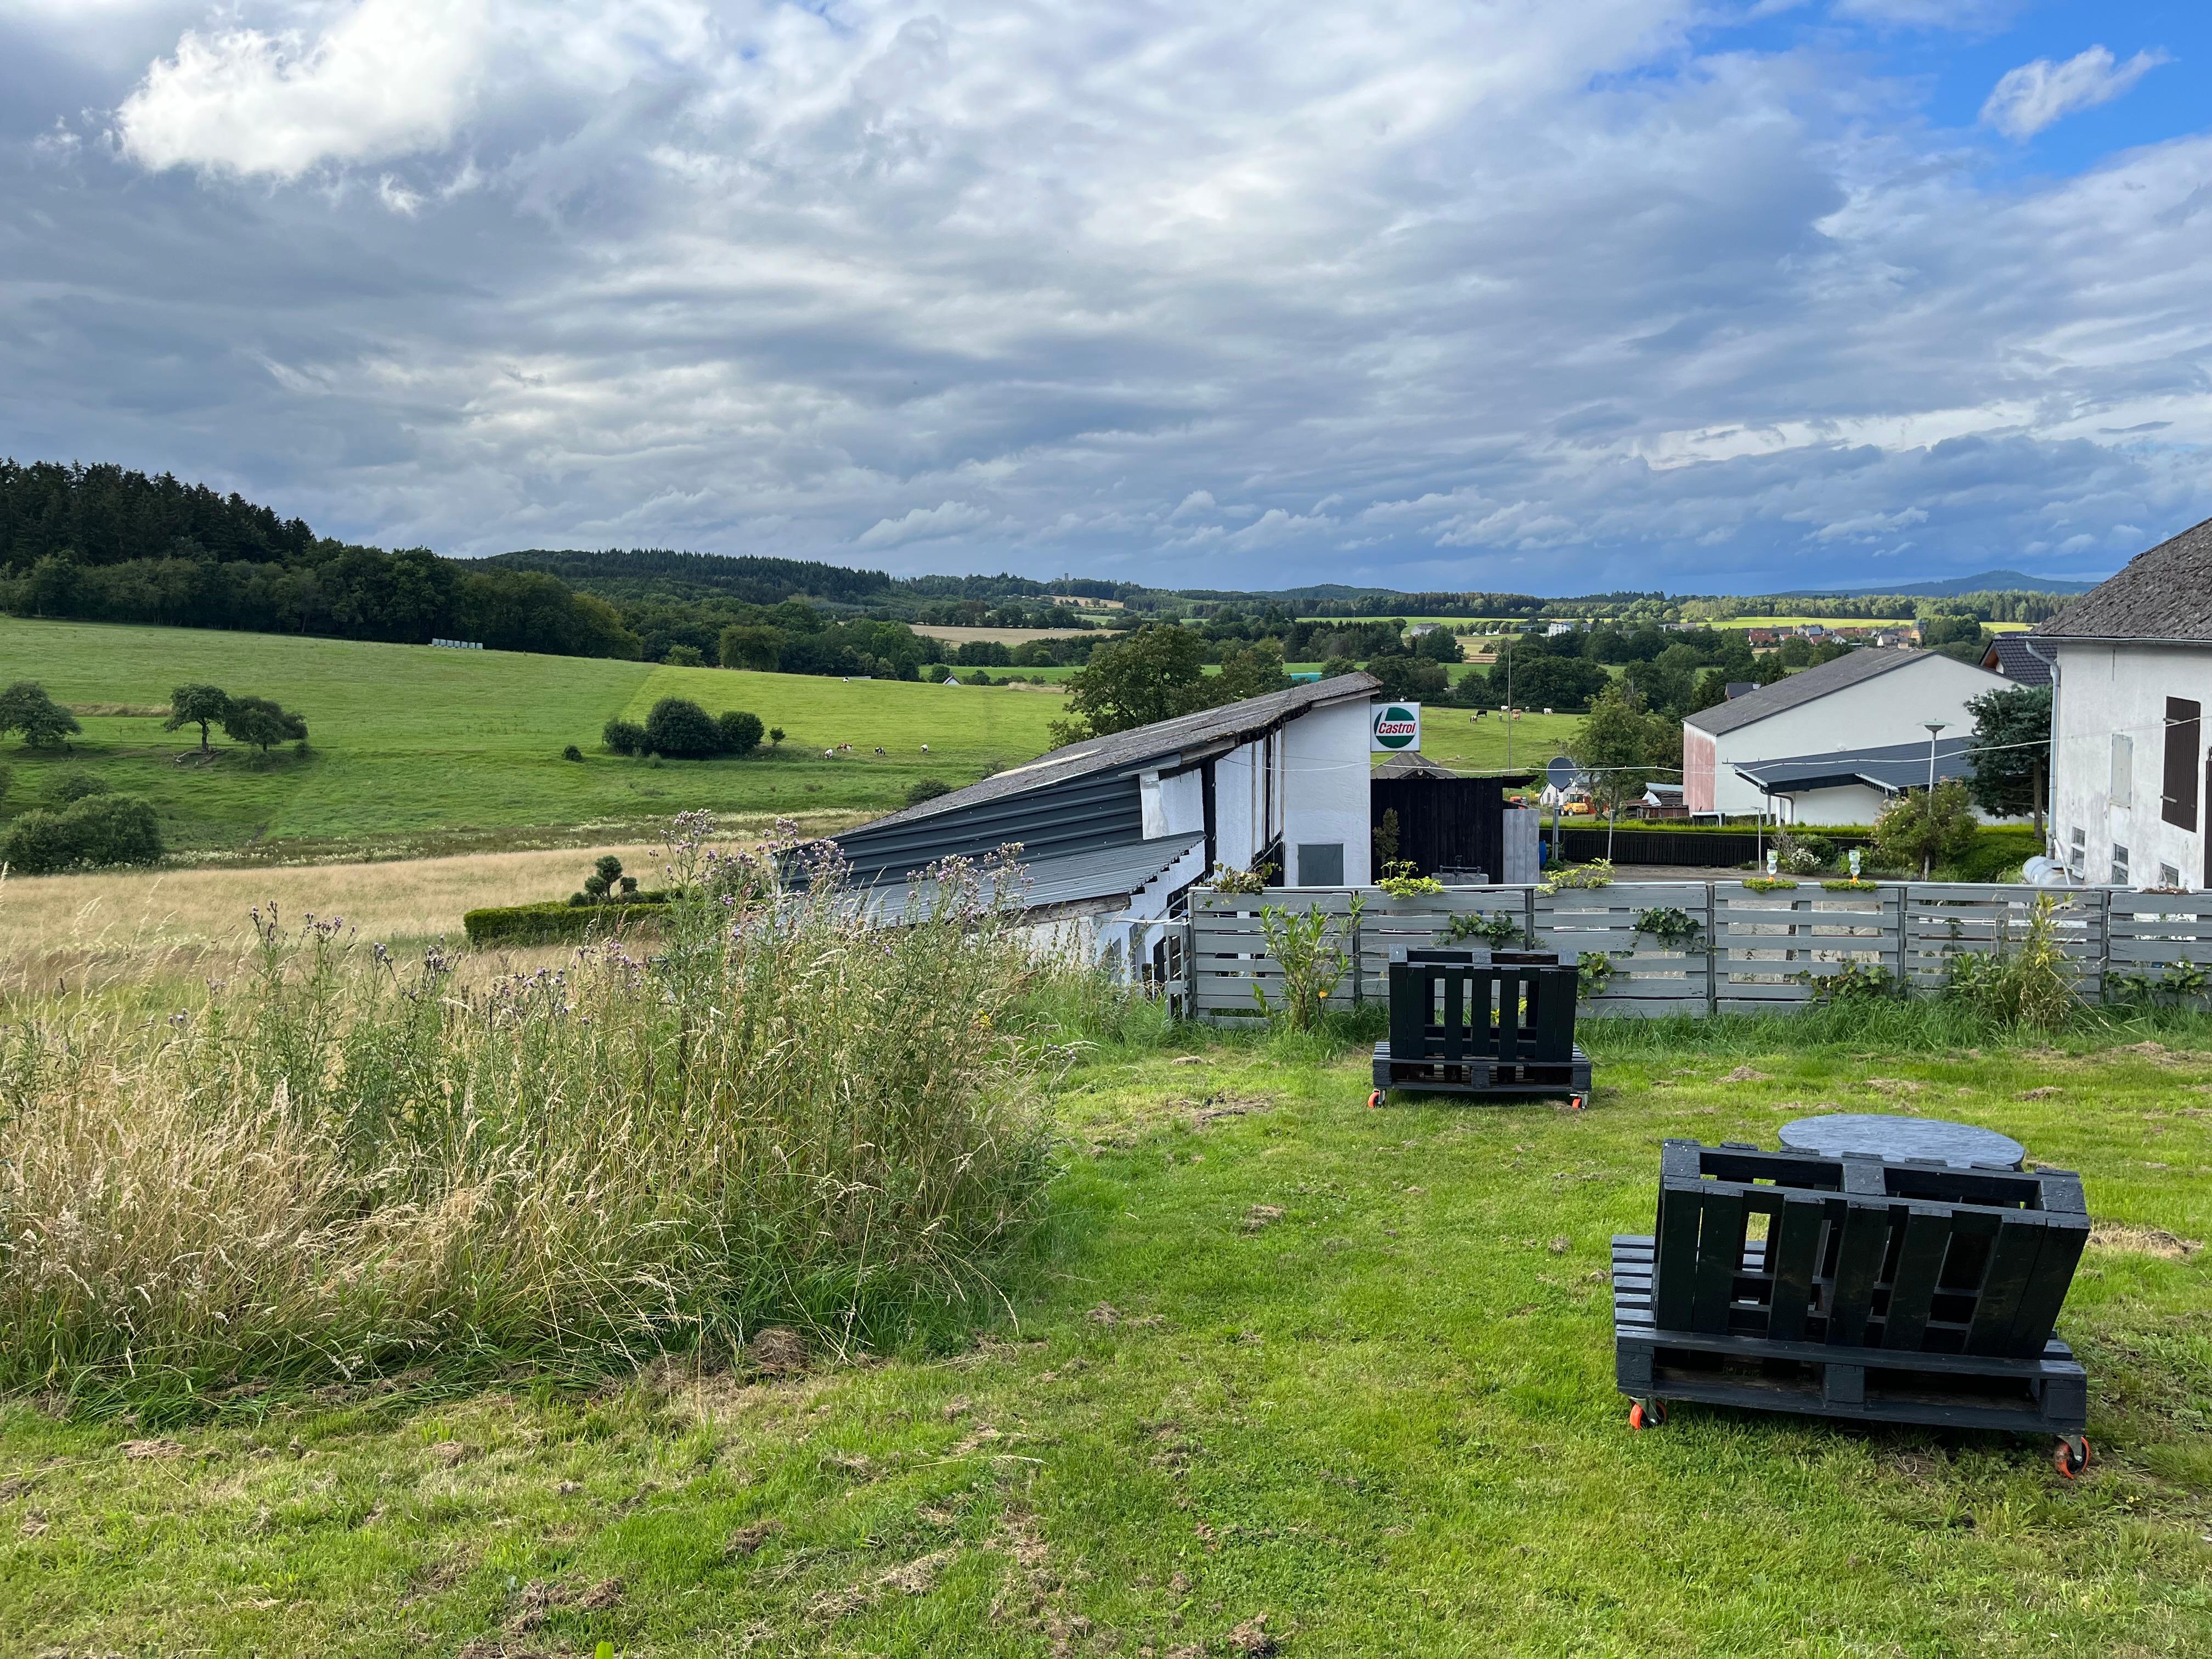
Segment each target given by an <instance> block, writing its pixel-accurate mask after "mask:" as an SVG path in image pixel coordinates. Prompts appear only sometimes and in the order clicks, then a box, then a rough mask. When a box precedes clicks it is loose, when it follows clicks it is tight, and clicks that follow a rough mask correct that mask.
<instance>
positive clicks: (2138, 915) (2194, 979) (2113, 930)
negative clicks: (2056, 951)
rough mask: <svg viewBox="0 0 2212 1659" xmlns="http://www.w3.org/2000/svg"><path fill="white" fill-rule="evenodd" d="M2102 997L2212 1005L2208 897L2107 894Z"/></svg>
mask: <svg viewBox="0 0 2212 1659" xmlns="http://www.w3.org/2000/svg"><path fill="white" fill-rule="evenodd" d="M2105 963H2106V979H2105V994H2106V996H2108V997H2110V996H2113V995H2115V994H2122V995H2124V994H2144V995H2148V996H2150V997H2152V998H2154V999H2155V1000H2159V1001H2161V1002H2179V1003H2186V1004H2188V1005H2190V1006H2195V1007H2202V1006H2205V1004H2206V1003H2207V1001H2208V1000H2212V893H2108V894H2106V902H2105Z"/></svg>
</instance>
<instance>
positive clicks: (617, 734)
mask: <svg viewBox="0 0 2212 1659" xmlns="http://www.w3.org/2000/svg"><path fill="white" fill-rule="evenodd" d="M599 741H600V742H601V743H604V744H606V746H607V747H608V749H609V750H611V751H612V752H613V753H615V754H617V755H641V754H643V753H644V752H645V747H646V744H645V728H644V727H643V726H640V725H639V724H638V723H637V722H636V721H635V720H609V721H608V722H607V723H606V726H605V727H604V728H603V729H602V730H601V731H600V732H599Z"/></svg>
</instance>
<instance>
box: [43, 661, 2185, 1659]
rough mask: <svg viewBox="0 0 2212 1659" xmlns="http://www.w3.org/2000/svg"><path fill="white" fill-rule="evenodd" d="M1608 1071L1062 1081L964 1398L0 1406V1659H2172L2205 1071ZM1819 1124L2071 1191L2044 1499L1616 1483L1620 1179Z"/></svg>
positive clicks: (1799, 1440)
mask: <svg viewBox="0 0 2212 1659" xmlns="http://www.w3.org/2000/svg"><path fill="white" fill-rule="evenodd" d="M956 695H957V694H956ZM1609 1024H1614V1023H1609V1022H1595V1028H1596V1029H1592V1030H1586V1035H1587V1036H1588V1037H1589V1045H1590V1047H1591V1048H1593V1049H1595V1050H1596V1051H1597V1054H1598V1060H1599V1073H1598V1075H1599V1079H1600V1081H1599V1087H1598V1092H1597V1097H1596V1098H1595V1102H1594V1103H1593V1105H1592V1107H1591V1109H1589V1111H1587V1112H1580V1113H1577V1112H1569V1111H1565V1110H1563V1109H1559V1108H1558V1107H1557V1106H1556V1105H1554V1104H1553V1103H1539V1104H1523V1105H1510V1106H1499V1105H1476V1106H1468V1105H1457V1104H1451V1103H1442V1102H1438V1101H1434V1100H1431V1101H1425V1102H1414V1101H1408V1102H1406V1103H1393V1104H1391V1105H1390V1106H1389V1107H1387V1108H1385V1109H1382V1110H1378V1111H1369V1110H1367V1109H1364V1105H1363V1103H1364V1099H1365V1097H1366V1091H1367V1088H1368V1081H1367V1067H1366V1061H1365V1058H1364V1054H1360V1053H1359V1052H1358V1051H1357V1050H1352V1051H1339V1052H1337V1053H1334V1054H1327V1053H1323V1052H1322V1051H1321V1050H1320V1047H1319V1045H1310V1046H1309V1047H1307V1048H1305V1049H1304V1050H1303V1051H1301V1049H1300V1048H1298V1046H1297V1045H1295V1044H1293V1043H1290V1042H1283V1043H1275V1044H1270V1043H1267V1042H1259V1041H1253V1042H1245V1041H1242V1040H1232V1041H1230V1042H1221V1041H1218V1040H1214V1039H1212V1038H1210V1037H1209V1036H1207V1034H1205V1033H1202V1032H1195V1031H1194V1032H1188V1033H1182V1034H1178V1036H1179V1037H1180V1039H1181V1040H1180V1041H1177V1042H1176V1044H1175V1049H1187V1050H1188V1053H1190V1054H1194V1055H1195V1056H1197V1057H1198V1060H1197V1063H1194V1064H1188V1065H1176V1064H1174V1063H1173V1062H1172V1059H1171V1055H1172V1054H1173V1053H1174V1051H1175V1049H1170V1050H1169V1051H1168V1052H1164V1053H1152V1054H1143V1053H1115V1052H1107V1053H1104V1054H1096V1055H1093V1056H1091V1057H1090V1058H1088V1059H1086V1060H1084V1061H1082V1062H1081V1063H1079V1065H1078V1066H1076V1067H1075V1068H1074V1069H1073V1071H1072V1072H1071V1073H1069V1075H1068V1076H1067V1077H1066V1079H1064V1081H1063V1082H1062V1083H1061V1085H1060V1087H1059V1089H1058V1091H1057V1094H1058V1104H1059V1107H1060V1112H1061V1115H1062V1121H1063V1122H1064V1123H1065V1124H1066V1127H1067V1130H1068V1132H1069V1146H1068V1151H1067V1154H1066V1159H1067V1170H1066V1176H1065V1178H1064V1179H1063V1180H1062V1181H1061V1182H1059V1183H1058V1185H1057V1187H1056V1188H1055V1199H1054V1226H1053V1228H1052V1230H1051V1231H1050V1233H1049V1234H1048V1238H1047V1240H1046V1241H1045V1244H1046V1248H1045V1249H1043V1251H1042V1254H1041V1256H1040V1258H1039V1260H1038V1261H1037V1264H1036V1271H1035V1272H1033V1273H1031V1274H1030V1275H1029V1279H1028V1282H1027V1283H1025V1284H1019V1285H1015V1286H1013V1287H1012V1305H1011V1309H1010V1311H1009V1313H1008V1315H1007V1316H1006V1317H1004V1318H1003V1319H1002V1320H1001V1321H1000V1325H999V1327H998V1328H997V1329H996V1330H994V1331H993V1332H991V1333H990V1334H988V1335H987V1336H986V1337H985V1338H984V1339H983V1340H981V1341H979V1342H978V1343H977V1345H976V1346H975V1347H974V1348H972V1349H971V1350H969V1352H963V1353H958V1354H954V1355H950V1356H942V1357H932V1356H930V1355H927V1354H922V1353H914V1354H900V1355H894V1356H890V1357H888V1358H884V1359H883V1360H882V1361H881V1362H879V1363H873V1364H860V1365H854V1366H851V1367H847V1368H843V1369H839V1368H836V1367H834V1366H830V1365H826V1364H823V1365H821V1366H820V1368H818V1369H817V1370H813V1371H812V1372H811V1374H808V1375H805V1376H769V1377H763V1378H751V1377H748V1376H744V1375H742V1374H739V1375H732V1374H729V1373H727V1372H715V1371H713V1370H710V1371H709V1372H708V1374H707V1375H705V1376H697V1375H693V1374H690V1372H689V1370H688V1368H686V1367H683V1366H678V1367H673V1368H671V1369H669V1370H661V1371H654V1372H650V1373H647V1375H645V1376H641V1378H640V1379H639V1380H638V1382H637V1383H635V1385H634V1386H631V1387H629V1388H621V1387H614V1388H609V1389H605V1390H602V1391H600V1392H599V1393H596V1394H593V1395H563V1394H562V1393H560V1392H559V1391H557V1390H555V1389H550V1388H546V1387H543V1386H539V1385H537V1384H535V1383H533V1382H532V1381H531V1380H529V1379H526V1378H518V1379H517V1380H516V1382H515V1383H514V1384H513V1387H512V1388H510V1389H505V1390H498V1391H493V1392H490V1393H487V1394H481V1395H475V1396H473V1397H470V1398H465V1399H447V1400H440V1399H436V1398H429V1397H422V1396H416V1397H413V1398H410V1397H408V1396H407V1395H405V1394H404V1393H402V1394H400V1395H385V1394H382V1393H380V1390H379V1389H376V1388H374V1387H368V1388H363V1389H358V1390H352V1391H349V1390H346V1389H331V1390H329V1391H328V1394H327V1397H326V1398H322V1399H318V1400H315V1401H300V1402H296V1403H293V1404H288V1405H285V1406H282V1407H276V1409H274V1411H273V1412H272V1413H271V1414H270V1415H269V1416H267V1417H265V1418H262V1419H259V1420H257V1413H256V1409H255V1407H254V1405H253V1402H252V1401H239V1402H234V1404H233V1405H232V1407H230V1408H229V1409H230V1410H231V1411H232V1412H233V1413H234V1416H233V1418H232V1420H231V1421H230V1422H229V1423H228V1424H226V1425H221V1426H208V1427H185V1428H176V1429H173V1430H170V1431H167V1432H166V1433H163V1432H161V1431H159V1430H158V1429H155V1428H134V1427H132V1426H131V1425H125V1424H119V1423H116V1424H110V1423H100V1422H91V1421H77V1422H63V1421H57V1420H56V1419H53V1418H51V1417H49V1416H47V1415H46V1414H44V1413H42V1412H41V1411H40V1409H39V1407H38V1402H36V1401H11V1402H7V1403H5V1404H0V1630H5V1631H6V1632H8V1636H7V1638H5V1639H4V1640H0V1648H4V1649H5V1650H7V1651H9V1652H10V1653H15V1652H21V1653H26V1654H28V1653H33V1652H41V1651H46V1650H54V1651H67V1652H70V1653H88V1652H89V1653H99V1652H106V1651H108V1650H119V1651H126V1652H132V1653H142V1652H143V1653H155V1652H161V1653H184V1652H208V1653H221V1654H246V1653H258V1654H262V1655H265V1656H269V1659H277V1656H292V1655H298V1656H321V1655H327V1654H338V1653H343V1654H348V1655H363V1656H371V1655H380V1656H391V1659H415V1656H419V1655H426V1654H440V1655H451V1654H455V1653H460V1654H465V1655H471V1656H477V1659H490V1656H495V1655H501V1654H504V1655H507V1656H514V1655H519V1654H522V1653H534V1654H543V1655H549V1656H550V1655H584V1654H589V1653H591V1652H592V1651H593V1650H594V1648H595V1646H596V1645H597V1644H600V1643H606V1644H611V1645H612V1649H613V1650H614V1652H616V1653H617V1654H618V1655H621V1656H623V1659H650V1656H662V1655H666V1656H671V1659H672V1656H678V1655H686V1656H688V1655H694V1654H702V1653H705V1654H725V1653H726V1654H738V1653H747V1652H750V1653H757V1654H779V1655H781V1654H805V1655H817V1654H818V1655H823V1656H828V1655H845V1654H875V1655H902V1656H917V1659H918V1656H923V1655H929V1656H953V1655H958V1656H969V1655H973V1656H997V1659H1018V1656H1019V1659H1048V1656H1105V1655H1115V1656H1121V1659H1137V1656H1139V1655H1144V1654H1152V1655H1153V1656H1156V1659H1175V1656H1184V1659H1190V1656H1211V1659H1222V1656H1230V1659H1234V1656H1238V1655H1243V1656H1252V1655H1259V1654H1265V1653H1273V1652H1277V1651H1279V1652H1280V1654H1281V1655H1282V1656H1284V1659H1301V1656H1311V1659H1322V1656H1329V1659H1337V1656H1344V1659H1351V1656H1373V1659H1412V1656H1436V1659H1462V1656H1469V1655H1525V1656H1529V1659H1553V1656H1557V1655H1565V1654H1582V1655H1592V1656H1600V1655H1603V1656H1617V1659H1627V1656H1652V1659H1676V1656H1683V1655H1692V1654H1696V1655H1742V1656H1746V1659H1773V1656H1783V1655H1792V1656H1804V1659H1813V1656H1836V1659H1844V1656H1875V1655H1898V1656H1905V1655H1912V1656H1918V1655H1931V1656H1933V1655H1956V1656H1966V1655H1973V1656H1991V1659H1996V1656H2013V1655H2019V1656H2027V1655H2034V1656H2038V1659H2041V1656H2054V1655H2057V1656H2078V1659H2106V1656H2114V1655H2121V1656H2142V1659H2148V1656H2152V1655H2174V1656H2180V1655H2201V1654H2203V1653H2205V1652H2206V1651H2208V1649H2212V1643H2208V1635H2207V1633H2208V1631H2212V1501H2208V1498H2207V1496H2206V1494H2207V1492H2208V1491H2212V1316H2208V1312H2207V1310H2208V1308H2212V1297H2208V1294H2207V1292H2208V1291H2209V1290H2212V1282H2208V1275H2212V1267H2208V1262H2212V1257H2208V1256H2206V1255H2204V1254H2203V1252H2202V1251H2201V1250H2199V1249H2197V1248H2196V1246H2195V1245H2194V1244H2193V1243H2191V1241H2194V1240H2199V1239H2203V1238H2205V1237H2212V1199H2209V1198H2208V1194H2212V1186H2208V1183H2207V1182H2206V1181H2205V1179H2204V1176H2205V1174H2206V1172H2207V1169H2208V1165H2212V1130H2209V1129H2208V1120H2207V1119H2206V1118H2205V1116H2204V1115H2203V1112H2202V1110H2201V1109H2198V1108H2197V1107H2194V1106H2191V1105H2185V1104H2184V1103H2187V1102H2195V1101H2201V1100H2203V1099H2204V1098H2205V1096H2204V1094H2203V1090H2204V1089H2206V1088H2207V1087H2212V1054H2207V1053H2205V1052H2203V1051H2202V1050H2200V1049H2197V1048H2193V1047H2190V1048H2174V1049H2168V1048H2161V1047H2160V1045H2158V1044H2157V1043H2154V1042H2143V1043H2141V1044H2131V1045H2128V1046H2104V1047H2101V1048H2097V1047H2087V1046H2082V1045H2079V1044H2077V1043H2076V1042H2075V1041H2074V1040H2073V1039H2070V1038H2069V1039H2065V1041H2066V1042H2067V1044H2068V1046H2067V1048H2066V1049H2065V1050H2064V1051H2063V1052H2062V1051H2060V1050H2058V1049H2055V1048H2034V1049H2032V1050H2022V1049H2005V1050H1996V1051H1984V1050H1980V1049H1975V1050H1969V1051H1967V1052H1966V1053H1964V1054H1948V1053H1935V1052H1919V1053H1895V1052H1888V1053H1871V1054H1869V1053H1865V1052H1860V1051H1856V1050H1854V1049H1852V1048H1846V1047H1843V1046H1838V1045H1835V1044H1829V1045H1826V1046H1813V1045H1808V1044H1806V1043H1804V1042H1801V1041H1799V1040H1798V1037H1797V1032H1796V1029H1795V1028H1794V1027H1793V1026H1792V1024H1791V1023H1790V1021H1788V1020H1783V1019H1776V1020H1771V1021H1764V1022H1758V1023H1755V1024H1754V1023H1750V1022H1744V1023H1741V1024H1738V1025H1735V1026H1732V1027H1729V1029H1727V1030H1721V1031H1689V1032H1683V1031H1679V1030H1672V1031H1650V1030H1630V1029H1618V1030H1608V1029H1606V1028H1607V1026H1608V1025H1609ZM1617 1024H1618V1025H1619V1026H1620V1027H1621V1028H1627V1027H1630V1026H1635V1025H1637V1024H1638V1022H1619V1023H1617ZM2166 1035H2167V1036H2169V1037H2170V1038H2172V1040H2175V1041H2177V1042H2187V1041H2190V1038H2188V1037H2187V1036H2181V1037H2175V1036H2174V1034H2173V1033H2172V1032H2167V1033H2166ZM2197 1040H2199V1041H2201V1040H2202V1036H2201V1033H2200V1034H2199V1035H2198V1036H2197ZM2111 1041H2112V1040H2111V1039H2107V1040H2106V1042H2107V1043H2108V1044H2109V1043H2110V1042H2111ZM1900 1103H1910V1104H1911V1105H1913V1106H1915V1107H1916V1108H1917V1109H1919V1110H1922V1111H1923V1112H1927V1113H1929V1114H1930V1115H1938V1114H1940V1115H1945V1116H1951V1117H1958V1118H1962V1119H1965V1120H1966V1121H1972V1122H1976V1123H1981V1124H1985V1125H1987V1126H1989V1127H1992V1128H1996V1129H2000V1130H2002V1131H2004V1132H2005V1133H2010V1134H2013V1135H2015V1136H2018V1137H2020V1138H2021V1139H2023V1140H2024V1141H2025V1142H2026V1143H2027V1146H2028V1148H2029V1150H2030V1152H2032V1153H2033V1155H2034V1156H2036V1157H2037V1158H2041V1159H2045V1160H2048V1161H2049V1162H2051V1163H2052V1164H2059V1165H2063V1166H2065V1167H2069V1168H2076V1169H2079V1170H2081V1172H2082V1176H2083V1179H2084V1181H2085V1182H2086V1184H2087V1192H2088V1196H2089V1204H2090V1208H2091V1210H2092V1212H2093V1215H2094V1217H2095V1218H2096V1220H2097V1222H2098V1223H2099V1231H2098V1233H2097V1235H2096V1237H2095V1242H2094V1243H2093V1245H2092V1247H2091V1249H2090V1250H2089V1252H2088V1254H2087V1256H2086V1257H2085V1258H2084V1260H2083V1261H2082V1264H2081V1270H2080V1272H2079V1273H2078V1274H2077V1275H2076V1278H2075V1285H2074V1287H2073V1291H2072V1294H2071V1295H2070V1296H2069V1298H2068V1301H2067V1305H2066V1310H2065V1312H2064V1314H2063V1316H2062V1317H2061V1319H2060V1321H2059V1329H2060V1332H2061V1334H2063V1336H2065V1337H2066V1339H2067V1340H2069V1341H2070V1342H2072V1343H2073V1344H2074V1345H2075V1347H2076V1349H2077V1351H2078V1352H2080V1353H2081V1356H2082V1358H2083V1360H2084V1362H2085V1363H2086V1364H2087V1369H2088V1372H2089V1377H2090V1405H2089V1437H2090V1439H2091V1441H2092V1442H2093V1444H2094V1446H2095V1449H2096V1454H2097V1455H2096V1461H2095V1462H2093V1464H2092V1465H2091V1467H2090V1468H2089V1470H2088V1472H2087V1474H2086V1475H2085V1476H2084V1477H2083V1478H2082V1479H2081V1480H2079V1481H2067V1480H2061V1479H2060V1478H2059V1477H2058V1475H2057V1474H2056V1473H2055V1472H2054V1471H2053V1469H2052V1468H2051V1462H2050V1461H2049V1451H2050V1443H2049V1442H2047V1441H2045V1440H2042V1439H2038V1438H2034V1437H2026V1438H2014V1437H2008V1436H2004V1435H1997V1434H1980V1433H1958V1432H1946V1431H1935V1430H1927V1429H1919V1428H1911V1427H1890V1426H1874V1427H1862V1426H1854V1425H1846V1424H1838V1423H1832V1422H1826V1421H1822V1420H1820V1419H1805V1418H1796V1417H1788V1416H1765V1415H1759V1414H1757V1413H1749V1412H1740V1411H1729V1410H1723V1409H1717V1408H1713V1407H1694V1406H1682V1407H1677V1408H1676V1410H1675V1411H1674V1414H1673V1418H1672V1420H1671V1421H1670V1422H1669V1423H1668V1425H1667V1426H1666V1427H1665V1428H1663V1429H1661V1430H1658V1431H1652V1432H1649V1433H1644V1434H1636V1433H1632V1431H1630V1429H1629V1428H1628V1425H1627V1424H1626V1420H1625V1416H1626V1401H1624V1400H1622V1398H1621V1397H1620V1395H1618V1394H1617V1393H1616V1392H1615V1391H1614V1387H1613V1322H1612V1287H1611V1285H1609V1284H1608V1283H1607V1264H1608V1240H1609V1238H1610V1237H1611V1235H1612V1234H1613V1233H1615V1232H1642V1231H1649V1229H1650V1225H1651V1218H1652V1210H1653V1203H1654V1199H1655V1195H1656V1190H1657V1170H1658V1158H1659V1142H1660V1140H1661V1139H1662V1138H1663V1137H1666V1136H1669V1135H1682V1136H1692V1137H1695V1138H1697V1139H1702V1140H1705V1141H1707V1142H1712V1141H1718V1140H1722V1139H1740V1140H1750V1141H1756V1142H1759V1143H1760V1144H1762V1145H1766V1146H1771V1145H1773V1144H1774V1137H1775V1134H1776V1132H1777V1130H1778V1128H1779V1127H1780V1126H1781V1125H1782V1124H1783V1123H1784V1122H1786V1121H1789V1120H1790V1119H1791V1118H1794V1117H1798V1116H1802V1115H1804V1114H1806V1113H1808V1112H1812V1111H1818V1110H1822V1109H1827V1108H1828V1107H1829V1106H1830V1105H1831V1104H1832V1105H1834V1106H1839V1107H1841V1108H1843V1109H1846V1110H1860V1111H1864V1110H1874V1109H1895V1108H1896V1107H1897V1106H1898V1105H1899V1104H1900ZM834 1341H835V1334H834V1333H833V1334H829V1336H828V1337H827V1338H826V1339H825V1340H823V1341H822V1342H820V1343H818V1344H817V1352H820V1351H821V1350H822V1349H824V1348H827V1347H829V1346H831V1345H832V1344H833V1343H834ZM126 1443H129V1444H126Z"/></svg>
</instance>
